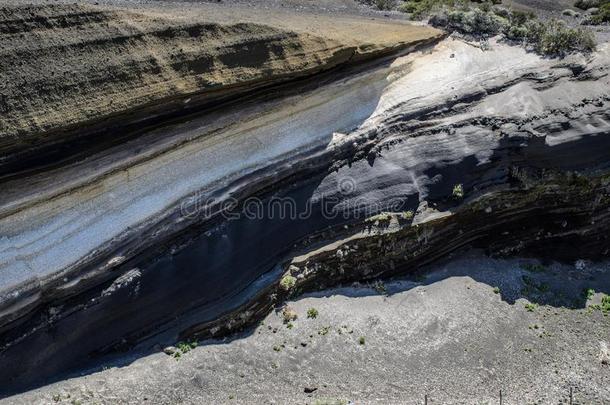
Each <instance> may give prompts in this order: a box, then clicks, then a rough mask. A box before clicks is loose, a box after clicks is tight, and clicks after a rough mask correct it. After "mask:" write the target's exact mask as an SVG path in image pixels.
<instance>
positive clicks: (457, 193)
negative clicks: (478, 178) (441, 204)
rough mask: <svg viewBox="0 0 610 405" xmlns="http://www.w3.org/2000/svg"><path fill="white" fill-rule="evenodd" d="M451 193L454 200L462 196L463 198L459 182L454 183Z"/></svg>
mask: <svg viewBox="0 0 610 405" xmlns="http://www.w3.org/2000/svg"><path fill="white" fill-rule="evenodd" d="M452 195H453V198H455V199H456V200H461V199H462V198H464V186H462V185H461V184H456V185H455V186H453V192H452Z"/></svg>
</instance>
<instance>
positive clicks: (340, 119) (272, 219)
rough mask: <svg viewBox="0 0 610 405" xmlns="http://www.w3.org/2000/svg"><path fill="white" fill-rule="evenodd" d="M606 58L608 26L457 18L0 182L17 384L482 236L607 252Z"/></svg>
mask: <svg viewBox="0 0 610 405" xmlns="http://www.w3.org/2000/svg"><path fill="white" fill-rule="evenodd" d="M233 28H235V27H233ZM218 29H220V28H218ZM257 29H263V28H257ZM265 29H267V28H265ZM265 32H267V33H268V34H269V32H268V31H265ZM235 35H237V34H235ZM299 35H300V34H299ZM299 35H297V36H296V37H295V38H300V36H299ZM308 38H309V37H308ZM310 39H311V38H310ZM185 40H188V39H185ZM311 40H312V41H313V39H311ZM333 41H335V40H333ZM314 43H319V42H316V41H314ZM415 44H420V42H419V40H416V41H415ZM412 45H414V44H412ZM349 47H356V48H358V47H357V46H356V45H354V44H353V43H352V44H351V45H350V46H349ZM322 48H324V49H327V48H328V47H326V46H325V47H322ZM364 48H366V47H363V48H362V49H364ZM395 48H396V44H394V45H392V44H388V45H387V46H386V47H381V48H375V49H376V51H375V54H377V55H379V54H380V53H384V49H385V52H387V51H389V50H395ZM316 49H318V48H316ZM340 49H346V48H341V47H340ZM367 49H369V48H367ZM210 52H211V51H210ZM356 52H359V51H356ZM212 53H213V52H212ZM237 53H239V52H237ZM295 53H296V54H298V52H296V51H295ZM130 54H131V53H130ZM233 54H235V53H233ZM273 54H274V55H276V53H273ZM331 54H332V56H328V58H326V59H320V63H321V64H322V65H324V64H326V65H328V64H329V63H330V62H328V61H331V60H335V59H336V55H337V52H336V51H332V52H331ZM218 58H220V56H218ZM334 58H335V59H334ZM347 58H348V59H349V56H347ZM271 59H273V58H271ZM183 60H184V59H183ZM609 61H610V49H609V47H608V46H607V44H604V45H602V46H600V49H599V51H598V52H597V53H595V54H593V55H589V56H586V57H585V56H582V55H572V56H570V57H568V58H566V59H565V60H552V59H541V58H539V57H538V56H536V55H534V54H531V53H527V52H526V51H525V50H523V49H521V48H518V47H510V46H508V45H506V44H501V43H495V42H492V43H491V49H490V50H481V49H479V48H477V47H475V46H473V45H472V44H468V43H464V42H462V41H459V40H454V39H447V40H444V41H442V42H441V43H439V44H437V45H436V46H435V47H434V48H430V49H426V50H425V51H421V52H419V51H418V52H412V53H410V54H408V55H406V56H402V57H395V56H394V57H391V58H387V59H382V60H377V61H371V62H370V63H362V64H359V66H357V67H354V68H352V69H346V70H344V71H342V72H341V75H338V74H335V72H332V73H330V72H329V73H324V74H318V75H317V76H315V79H314V80H313V81H303V82H299V83H291V85H290V86H288V85H287V86H283V87H281V89H280V90H281V91H280V90H278V88H276V89H275V91H276V92H278V93H279V94H276V95H275V97H268V95H267V94H264V95H261V94H258V95H252V96H251V97H249V98H244V99H243V100H239V102H235V103H233V104H231V105H228V106H226V108H223V109H222V111H213V112H210V111H207V113H205V114H204V113H201V114H198V115H193V116H190V117H189V119H188V120H186V121H184V122H180V123H170V124H167V125H163V126H159V127H158V128H155V129H148V130H144V131H142V132H143V133H142V134H140V136H138V137H134V138H130V139H128V140H126V141H125V142H124V143H122V144H118V145H114V146H113V147H109V148H107V149H103V150H100V151H96V152H95V153H91V154H89V155H87V157H86V159H82V160H81V161H77V162H72V163H71V164H69V165H65V166H63V167H58V168H54V169H53V170H48V171H41V172H39V173H33V174H30V175H29V176H27V177H22V178H19V179H18V180H11V181H5V182H4V183H3V185H2V186H3V189H4V193H3V194H2V195H0V227H1V228H0V229H2V237H1V238H0V289H1V291H2V293H1V294H0V365H2V366H3V367H0V381H2V382H6V384H2V386H3V387H6V390H11V389H13V390H14V389H18V388H19V387H22V386H25V385H27V384H29V383H32V382H36V381H39V380H40V379H42V378H48V377H50V376H54V375H56V373H58V372H60V371H65V370H70V369H73V368H74V367H77V366H80V365H83V364H87V362H88V361H91V360H92V359H93V360H95V359H97V358H99V357H100V356H101V355H103V354H107V353H112V352H115V351H118V350H124V349H128V348H132V347H134V346H135V345H138V344H140V348H144V349H146V348H147V347H150V346H152V345H153V344H154V343H156V342H158V341H168V342H171V341H172V340H173V339H175V338H176V337H177V336H178V335H179V334H182V335H183V336H193V335H196V336H201V337H206V336H218V335H220V334H222V333H230V332H232V331H234V330H236V329H238V328H240V327H243V326H244V325H247V324H248V323H249V322H251V321H252V320H254V319H256V318H257V317H260V316H261V314H264V313H265V312H266V311H268V310H269V308H270V307H271V306H272V305H273V304H274V303H275V302H277V301H276V300H277V299H282V298H283V297H285V296H287V295H288V294H291V293H294V292H295V291H298V290H300V289H304V288H305V289H306V288H315V287H316V286H321V285H331V284H334V283H338V282H341V281H344V280H354V279H363V278H364V279H366V278H371V277H377V276H383V275H388V274H396V273H399V272H407V271H410V270H411V269H413V268H414V267H415V266H417V265H419V264H420V263H424V262H429V261H431V260H434V259H437V258H439V257H442V256H443V255H445V254H447V253H449V252H451V251H453V250H455V249H458V248H460V247H463V246H466V245H469V244H474V245H477V246H484V247H487V248H489V250H490V251H492V252H496V253H505V254H510V253H513V252H521V251H524V250H526V249H538V250H541V249H542V250H544V249H547V248H548V249H549V250H550V249H551V248H552V247H554V249H558V248H559V249H561V248H562V247H563V246H565V243H568V244H574V243H575V242H578V248H577V249H572V250H567V249H563V250H564V252H563V253H565V254H564V256H565V257H567V258H570V257H572V256H575V255H578V256H581V257H600V256H603V255H607V254H608V237H607V233H606V232H605V229H607V227H608V223H609V221H610V211H608V209H609V208H610V197H609V195H610V189H609V184H608V177H607V176H608V170H609V167H610V159H609V157H608V156H609V155H608V150H610V136H609V135H610V134H609V131H610V124H609V121H610V117H609V110H610V109H609V105H610V100H609V99H608V94H607V93H608V92H607V89H608V88H609V87H610V82H609V80H610V79H609V77H608V68H609ZM246 63H247V62H244V61H242V62H240V64H246ZM270 63H271V62H270ZM333 63H334V62H333ZM280 65H281V63H280ZM214 66H217V65H216V62H214ZM290 66H293V65H292V64H290ZM298 66H302V65H298ZM225 69H227V71H228V72H231V71H233V70H235V71H248V72H250V70H249V69H248V68H245V70H244V67H243V66H239V65H236V66H234V67H233V68H225ZM312 69H318V68H317V67H312ZM280 70H281V69H280ZM288 70H290V69H288ZM201 74H202V75H205V74H211V73H210V72H207V73H205V72H204V73H201ZM264 74H266V73H261V75H264ZM194 77H195V76H194ZM229 77H230V76H229ZM248 77H249V76H248ZM210 80H211V79H210ZM134 93H135V91H134ZM254 197H256V200H255V203H256V204H259V203H260V204H262V206H260V205H256V206H254V207H251V206H250V209H249V210H248V215H245V214H244V212H241V208H242V205H244V204H246V202H247V201H248V200H249V199H250V198H254ZM227 202H228V203H229V204H228V205H225V203H227ZM286 203H287V204H288V206H286V205H285V204H286ZM278 204H280V206H279V207H280V208H278ZM236 206H237V208H236ZM274 207H275V208H274ZM281 207H283V208H281ZM259 208H260V210H259ZM278 209H280V211H278ZM379 213H382V214H381V215H376V214H379ZM288 273H290V276H291V277H294V279H292V278H290V279H289V280H291V282H290V283H278V281H279V279H280V277H281V276H282V275H284V274H288ZM292 284H294V285H292ZM58 336H61V337H62V338H61V340H59V339H58V338H57V337H58ZM22 345H24V346H26V347H29V348H31V350H30V352H28V353H23V351H22V350H19V347H23V346H22ZM38 348H45V350H38Z"/></svg>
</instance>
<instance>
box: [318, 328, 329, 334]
mask: <svg viewBox="0 0 610 405" xmlns="http://www.w3.org/2000/svg"><path fill="white" fill-rule="evenodd" d="M329 331H330V326H323V327H322V328H320V330H319V331H318V335H320V336H325V335H327V334H328V332H329Z"/></svg>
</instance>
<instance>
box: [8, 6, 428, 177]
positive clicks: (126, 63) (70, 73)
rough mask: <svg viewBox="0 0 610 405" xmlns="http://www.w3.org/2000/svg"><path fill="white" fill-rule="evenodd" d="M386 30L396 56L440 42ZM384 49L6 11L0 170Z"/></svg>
mask: <svg viewBox="0 0 610 405" xmlns="http://www.w3.org/2000/svg"><path fill="white" fill-rule="evenodd" d="M393 29H394V30H395V31H398V32H402V33H403V34H404V36H405V40H404V41H405V42H404V43H402V44H401V43H394V44H392V46H395V47H397V48H399V47H400V46H401V45H404V44H406V43H407V42H411V41H418V40H424V39H427V38H429V37H434V36H435V35H439V33H438V32H436V31H434V30H432V29H425V28H421V29H413V28H412V27H409V26H405V25H403V26H400V25H395V26H394V28H393ZM390 30H392V28H390ZM379 39H382V38H375V37H374V36H373V37H372V38H371V39H370V42H369V43H363V42H360V43H356V42H346V41H341V40H337V39H335V38H331V37H328V36H319V35H316V34H315V33H312V34H309V33H305V32H296V31H289V30H286V29H284V28H277V27H272V26H269V25H263V24H259V23H252V22H243V23H232V24H229V23H218V22H215V21H214V19H213V17H212V18H209V17H208V18H206V17H205V16H203V17H202V16H192V17H189V16H184V15H179V16H178V15H173V14H171V13H160V12H155V11H154V10H152V11H151V10H139V11H138V12H134V11H129V10H125V9H120V8H108V7H106V8H103V7H94V6H85V5H36V6H34V5H32V6H5V7H2V8H0V44H2V57H1V58H0V82H2V83H3V84H2V88H1V89H0V112H1V113H2V114H1V116H0V133H1V134H2V135H1V136H0V156H1V159H0V170H2V172H3V173H5V174H6V173H10V172H15V171H16V170H17V169H31V168H32V167H33V166H34V165H35V164H42V163H48V162H49V161H53V160H58V159H59V158H63V157H64V155H69V154H71V153H76V152H77V151H78V150H79V148H81V149H82V148H83V145H87V144H91V143H94V144H102V145H107V144H112V143H118V142H119V141H120V140H121V139H123V138H125V137H126V136H128V135H127V134H125V133H124V132H125V131H126V130H131V131H134V130H138V131H140V130H141V128H142V125H143V124H146V123H149V124H153V123H158V122H159V121H160V120H163V119H164V120H167V119H168V118H170V117H173V116H175V115H176V114H179V115H185V114H187V113H189V112H193V111H194V110H201V107H202V106H208V107H207V108H208V109H211V108H212V107H214V105H213V104H212V103H218V101H219V100H223V99H227V98H229V97H232V96H235V95H237V94H243V93H245V92H248V91H251V90H253V89H256V88H260V87H262V86H268V85H270V84H276V83H279V82H284V81H287V80H290V79H295V78H299V77H305V76H310V75H312V74H315V73H317V72H320V71H323V70H328V69H331V68H333V67H335V66H338V65H342V64H345V63H347V62H348V61H350V60H357V59H359V58H365V57H371V56H375V55H376V54H378V53H383V52H387V51H388V50H389V48H388V46H386V44H384V43H383V42H382V43H381V46H380V44H379V43H376V42H375V41H377V40H379ZM127 132H129V131H127ZM69 142H70V143H69Z"/></svg>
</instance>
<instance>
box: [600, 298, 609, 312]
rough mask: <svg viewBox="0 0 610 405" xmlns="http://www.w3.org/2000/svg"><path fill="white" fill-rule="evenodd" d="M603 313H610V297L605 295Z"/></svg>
mask: <svg viewBox="0 0 610 405" xmlns="http://www.w3.org/2000/svg"><path fill="white" fill-rule="evenodd" d="M601 307H602V311H604V312H606V313H607V312H610V295H604V296H603V297H602V305H601Z"/></svg>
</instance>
